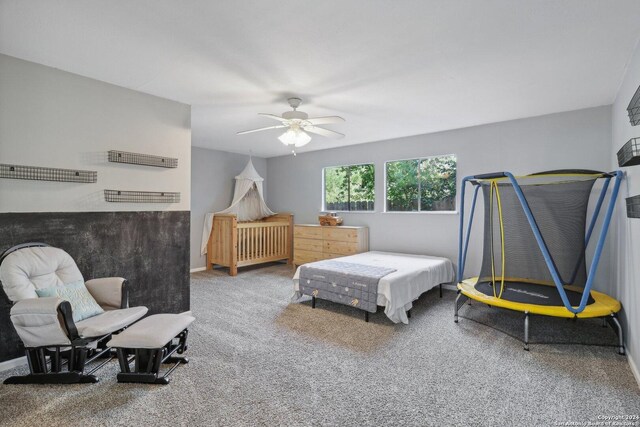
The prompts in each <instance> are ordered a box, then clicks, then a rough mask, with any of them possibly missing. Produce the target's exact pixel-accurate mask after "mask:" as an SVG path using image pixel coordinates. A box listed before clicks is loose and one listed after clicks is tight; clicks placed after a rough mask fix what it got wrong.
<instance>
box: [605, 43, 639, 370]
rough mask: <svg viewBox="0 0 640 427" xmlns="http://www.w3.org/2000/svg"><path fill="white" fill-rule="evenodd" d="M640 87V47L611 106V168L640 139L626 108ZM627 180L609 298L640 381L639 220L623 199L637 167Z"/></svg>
mask: <svg viewBox="0 0 640 427" xmlns="http://www.w3.org/2000/svg"><path fill="white" fill-rule="evenodd" d="M639 85H640V47H639V48H637V49H636V52H635V55H634V57H633V58H632V60H631V62H630V64H629V67H628V69H627V74H626V77H625V79H624V81H623V83H622V85H621V86H620V91H619V92H618V96H617V97H616V101H615V103H614V104H613V107H612V110H611V114H612V141H613V147H612V150H611V153H610V156H611V167H612V168H616V169H617V168H618V162H617V158H616V153H617V152H618V150H619V149H620V148H621V147H622V145H623V144H624V143H625V142H627V141H628V140H629V139H631V138H638V137H640V125H638V126H631V123H630V122H629V117H628V116H627V106H628V105H629V101H630V100H631V97H632V96H633V94H634V93H635V91H636V90H637V89H638V86H639ZM624 171H625V173H626V179H625V181H624V182H623V184H622V189H621V192H620V197H619V199H618V206H617V210H616V215H615V218H614V222H613V224H612V236H611V237H612V241H614V242H616V244H615V247H614V250H613V251H612V254H611V257H612V265H613V274H612V280H611V286H612V294H613V296H614V297H616V298H618V299H619V300H620V301H621V302H622V308H623V310H622V320H623V325H624V326H625V328H626V332H627V334H626V338H627V351H628V353H629V358H630V360H631V362H632V366H633V368H634V370H635V374H636V378H637V379H638V381H640V374H639V372H638V367H639V366H640V365H639V364H640V339H639V338H638V335H637V334H638V330H640V311H639V310H640V286H638V285H639V280H640V262H639V261H638V260H640V219H629V218H627V215H626V209H625V200H624V199H625V198H626V197H629V196H635V195H637V194H640V169H638V166H632V167H628V168H624Z"/></svg>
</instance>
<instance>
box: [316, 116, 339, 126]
mask: <svg viewBox="0 0 640 427" xmlns="http://www.w3.org/2000/svg"><path fill="white" fill-rule="evenodd" d="M307 121H308V122H309V123H311V124H312V125H326V124H329V123H341V122H344V121H345V120H344V119H343V118H342V117H340V116H326V117H314V118H312V119H307Z"/></svg>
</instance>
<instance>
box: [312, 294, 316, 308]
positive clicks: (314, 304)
mask: <svg viewBox="0 0 640 427" xmlns="http://www.w3.org/2000/svg"><path fill="white" fill-rule="evenodd" d="M311 308H316V297H313V296H312V297H311Z"/></svg>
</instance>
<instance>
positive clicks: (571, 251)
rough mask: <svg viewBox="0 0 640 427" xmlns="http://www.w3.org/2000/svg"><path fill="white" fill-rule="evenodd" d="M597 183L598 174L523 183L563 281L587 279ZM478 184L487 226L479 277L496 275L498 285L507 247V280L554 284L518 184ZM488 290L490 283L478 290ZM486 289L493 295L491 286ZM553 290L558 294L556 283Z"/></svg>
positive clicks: (488, 278) (482, 279)
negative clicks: (591, 207) (588, 231)
mask: <svg viewBox="0 0 640 427" xmlns="http://www.w3.org/2000/svg"><path fill="white" fill-rule="evenodd" d="M594 182H595V178H594V179H584V180H579V181H569V182H558V183H552V184H539V183H537V184H533V185H529V184H527V183H524V182H521V183H520V188H521V189H522V193H523V194H524V196H525V198H526V200H527V203H528V205H529V207H530V209H531V213H532V214H533V216H534V218H535V219H536V223H537V225H538V228H539V229H540V234H541V235H542V237H543V239H544V241H545V243H546V246H547V248H548V250H549V253H550V255H551V258H552V259H553V263H554V265H555V267H556V270H557V271H558V274H559V276H560V278H561V279H562V282H563V284H564V285H576V286H581V287H582V286H584V285H585V282H586V278H587V271H586V265H585V250H586V247H585V236H584V233H585V228H586V221H587V207H588V204H589V197H590V195H591V190H592V188H593V184H594ZM480 185H481V186H482V192H483V197H484V221H485V224H484V245H483V247H484V249H483V257H482V267H481V271H480V275H479V277H480V279H479V281H480V282H489V284H490V283H491V282H492V278H495V280H496V284H497V285H498V286H499V283H500V280H501V277H502V274H503V271H502V258H503V251H504V278H505V281H506V282H510V281H526V282H535V283H549V284H553V278H552V276H551V273H550V272H549V268H548V267H547V264H546V263H545V260H544V257H543V255H542V252H541V250H540V248H539V246H538V243H537V242H536V239H535V236H534V234H533V231H532V229H531V226H530V225H529V222H528V221H527V217H526V216H525V213H524V211H523V209H522V206H521V204H520V201H519V200H518V198H517V196H516V193H515V190H514V187H513V186H512V185H511V184H510V183H508V182H500V183H496V184H493V185H494V186H495V187H497V188H494V187H493V186H492V184H491V182H481V183H480ZM499 205H500V206H499ZM500 213H501V214H502V215H500ZM501 216H502V225H501V221H500V217H501ZM501 227H502V232H501ZM503 239H504V244H503V243H502V240H503ZM492 266H493V267H492ZM507 287H508V286H507ZM484 289H487V287H485V286H481V287H480V288H479V290H484ZM487 290H488V292H490V293H491V294H493V290H492V289H491V288H490V287H488V289H487ZM549 291H550V292H551V294H555V295H557V290H556V289H555V287H553V288H551V289H549ZM578 300H579V294H578ZM523 302H525V301H523Z"/></svg>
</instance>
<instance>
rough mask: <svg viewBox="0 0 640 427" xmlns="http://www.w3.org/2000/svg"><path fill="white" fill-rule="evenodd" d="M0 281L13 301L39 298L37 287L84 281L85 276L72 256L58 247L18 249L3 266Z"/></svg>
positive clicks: (8, 257)
mask: <svg viewBox="0 0 640 427" xmlns="http://www.w3.org/2000/svg"><path fill="white" fill-rule="evenodd" d="M0 281H1V282H2V286H3V288H4V291H5V293H6V294H7V296H8V297H9V299H10V300H11V301H13V302H16V301H20V300H23V299H26V298H37V297H38V294H37V293H36V289H45V288H51V287H54V286H64V285H65V284H66V283H74V282H79V281H80V282H82V283H84V278H83V277H82V273H80V270H79V269H78V266H77V265H76V263H75V261H74V260H73V258H71V256H70V255H69V254H68V253H66V252H65V251H63V250H62V249H59V248H52V247H33V248H23V249H19V250H17V251H15V252H13V253H11V254H9V255H7V257H6V258H5V259H4V261H2V264H1V265H0Z"/></svg>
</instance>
